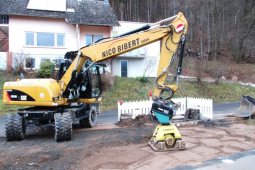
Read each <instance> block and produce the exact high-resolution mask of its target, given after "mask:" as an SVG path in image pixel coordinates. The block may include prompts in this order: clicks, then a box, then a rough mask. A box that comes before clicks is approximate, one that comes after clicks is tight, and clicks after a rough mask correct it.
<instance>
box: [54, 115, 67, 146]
mask: <svg viewBox="0 0 255 170" xmlns="http://www.w3.org/2000/svg"><path fill="white" fill-rule="evenodd" d="M54 120H55V141H56V142H62V141H63V140H64V139H65V128H64V125H63V121H62V115H61V113H55V114H54Z"/></svg>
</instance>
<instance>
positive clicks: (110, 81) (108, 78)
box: [101, 72, 114, 91]
mask: <svg viewBox="0 0 255 170" xmlns="http://www.w3.org/2000/svg"><path fill="white" fill-rule="evenodd" d="M113 85H114V77H113V76H112V75H111V73H109V72H106V73H105V74H102V75H101V87H102V90H103V91H106V90H107V89H109V88H111V87H112V86H113Z"/></svg>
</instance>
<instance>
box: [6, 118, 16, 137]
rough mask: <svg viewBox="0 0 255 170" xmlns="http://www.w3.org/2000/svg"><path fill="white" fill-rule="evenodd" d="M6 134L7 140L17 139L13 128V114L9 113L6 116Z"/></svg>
mask: <svg viewBox="0 0 255 170" xmlns="http://www.w3.org/2000/svg"><path fill="white" fill-rule="evenodd" d="M5 136H6V140H7V141H13V140H15V136H14V130H13V115H7V116H6V118H5Z"/></svg>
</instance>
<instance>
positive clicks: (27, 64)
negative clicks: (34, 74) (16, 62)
mask: <svg viewBox="0 0 255 170" xmlns="http://www.w3.org/2000/svg"><path fill="white" fill-rule="evenodd" d="M25 67H26V68H30V69H31V68H35V59H34V58H31V57H29V58H26V60H25Z"/></svg>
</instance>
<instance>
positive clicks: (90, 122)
mask: <svg viewBox="0 0 255 170" xmlns="http://www.w3.org/2000/svg"><path fill="white" fill-rule="evenodd" d="M96 123H97V111H96V108H95V107H91V109H90V111H89V117H87V118H85V119H82V120H80V126H81V127H88V128H91V127H93V126H95V125H96Z"/></svg>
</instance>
